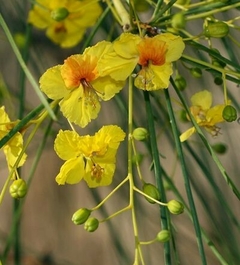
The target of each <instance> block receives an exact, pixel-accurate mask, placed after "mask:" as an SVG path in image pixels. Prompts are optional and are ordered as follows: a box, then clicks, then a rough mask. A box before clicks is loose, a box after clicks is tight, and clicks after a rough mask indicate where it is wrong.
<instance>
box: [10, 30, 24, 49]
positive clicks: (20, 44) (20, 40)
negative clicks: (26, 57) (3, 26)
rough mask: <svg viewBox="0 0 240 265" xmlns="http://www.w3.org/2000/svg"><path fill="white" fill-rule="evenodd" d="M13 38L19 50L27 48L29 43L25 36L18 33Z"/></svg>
mask: <svg viewBox="0 0 240 265" xmlns="http://www.w3.org/2000/svg"><path fill="white" fill-rule="evenodd" d="M13 38H14V41H15V43H16V45H17V46H18V48H19V49H23V48H24V47H25V45H26V42H27V38H26V36H25V34H23V33H21V32H17V33H16V34H14V35H13Z"/></svg>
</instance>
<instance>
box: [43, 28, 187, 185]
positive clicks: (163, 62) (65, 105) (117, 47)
mask: <svg viewBox="0 0 240 265" xmlns="http://www.w3.org/2000/svg"><path fill="white" fill-rule="evenodd" d="M183 49H184V42H183V40H182V38H181V37H179V36H175V35H173V34H171V33H163V34H160V35H156V36H155V37H152V38H151V37H148V36H144V37H141V36H139V35H135V34H132V33H123V34H121V36H120V38H118V39H116V40H115V41H114V42H109V41H101V42H98V43H97V44H96V45H94V46H92V47H88V48H86V49H85V51H84V52H83V53H82V54H75V55H71V56H70V57H68V58H67V59H66V60H65V61H64V63H63V64H62V65H56V66H54V67H52V68H50V69H48V70H47V71H46V72H45V73H44V74H43V75H42V76H41V78H40V88H41V90H42V91H43V92H44V93H45V94H46V95H47V96H48V97H49V98H50V99H52V100H56V101H58V102H59V106H60V110H61V112H62V113H63V115H64V116H65V117H66V118H67V119H68V121H69V122H70V123H75V124H76V125H78V126H80V127H85V126H87V125H88V123H89V122H90V121H91V120H93V119H96V118H97V116H98V113H99V111H100V107H101V105H100V101H106V100H110V99H111V98H112V97H114V95H115V94H116V93H118V92H119V91H120V90H121V89H122V88H123V87H124V84H125V81H126V79H127V78H128V77H129V76H130V75H132V74H133V75H135V86H136V87H137V88H139V89H142V90H147V91H150V90H158V89H165V88H167V87H168V85H169V79H170V75H171V74H172V62H173V61H176V60H177V59H179V58H180V57H181V54H182V52H183ZM139 67H140V70H139V71H138V72H134V70H135V68H139ZM124 135H125V134H124V133H123V131H122V130H121V129H120V128H119V127H117V126H113V125H112V126H105V127H102V129H100V130H99V132H98V133H96V134H95V136H92V137H90V136H79V135H78V134H77V133H76V132H75V131H60V132H59V134H58V136H57V138H56V141H55V151H56V153H57V154H58V156H59V157H60V158H62V159H63V160H66V162H65V163H64V165H63V166H62V168H61V170H60V173H59V174H58V176H57V177H56V181H57V182H58V183H59V184H65V183H69V184H75V183H77V182H79V181H80V180H81V179H82V178H83V179H84V180H85V181H86V182H87V184H88V185H89V187H96V186H100V185H109V184H110V183H111V181H112V176H113V173H114V170H115V155H116V150H117V148H118V146H119V143H120V141H122V140H123V138H124Z"/></svg>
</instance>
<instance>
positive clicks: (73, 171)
mask: <svg viewBox="0 0 240 265" xmlns="http://www.w3.org/2000/svg"><path fill="white" fill-rule="evenodd" d="M124 138H125V133H124V132H123V131H122V129H121V128H119V127H118V126H114V125H108V126H103V127H102V128H101V129H100V130H99V131H98V132H97V133H96V134H95V135H94V136H89V135H87V136H80V135H78V134H77V133H76V132H75V131H62V130H60V132H59V134H58V135H57V138H56V140H55V143H54V149H55V151H56V153H57V155H58V156H59V157H60V158H61V159H63V160H66V162H65V163H64V164H63V165H62V167H61V169H60V173H59V174H58V175H57V177H56V181H57V183H58V184H59V185H64V184H65V183H68V184H76V183H78V182H79V181H80V180H81V179H84V180H85V181H86V182H87V184H88V186H89V187H91V188H94V187H98V186H107V185H109V184H111V182H112V178H113V174H114V171H115V167H116V165H115V164H116V152H117V149H118V147H119V144H120V142H121V141H123V139H124Z"/></svg>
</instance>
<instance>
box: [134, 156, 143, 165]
mask: <svg viewBox="0 0 240 265" xmlns="http://www.w3.org/2000/svg"><path fill="white" fill-rule="evenodd" d="M142 160H143V155H142V154H136V155H133V156H132V163H133V164H137V163H138V164H140V163H141V162H142Z"/></svg>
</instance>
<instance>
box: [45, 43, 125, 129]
mask: <svg viewBox="0 0 240 265" xmlns="http://www.w3.org/2000/svg"><path fill="white" fill-rule="evenodd" d="M111 47H112V44H111V43H110V42H107V41H102V42H99V43H97V44H96V45H95V46H93V47H90V48H87V49H86V50H85V51H84V53H83V54H76V55H72V56H70V57H68V58H67V59H66V60H65V61H64V64H63V65H57V66H54V67H52V68H50V69H48V70H47V71H46V72H45V73H44V74H43V75H42V77H41V78H40V88H41V90H42V91H43V92H44V93H45V94H46V95H47V96H48V97H49V98H51V99H54V100H60V103H59V105H60V109H61V111H62V113H63V115H64V116H65V117H66V118H67V119H68V120H69V121H70V122H74V123H76V124H77V125H79V126H81V127H85V126H86V125H87V124H88V123H89V122H90V121H91V120H92V119H95V118H96V117H97V115H98V112H99V110H100V103H99V100H100V99H102V100H109V99H111V98H112V97H113V96H114V95H115V94H116V93H117V92H119V91H120V90H121V89H122V87H123V86H124V81H116V80H114V79H113V78H111V77H110V76H109V75H105V76H104V72H103V69H101V75H100V73H99V66H98V63H99V61H100V60H101V57H102V56H103V55H104V53H105V52H106V51H107V50H109V49H111Z"/></svg>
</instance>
